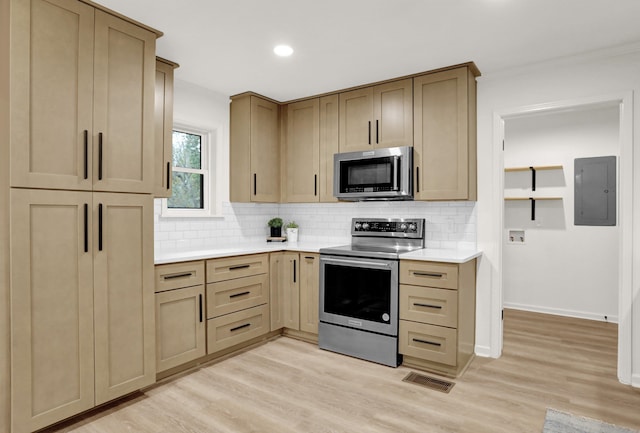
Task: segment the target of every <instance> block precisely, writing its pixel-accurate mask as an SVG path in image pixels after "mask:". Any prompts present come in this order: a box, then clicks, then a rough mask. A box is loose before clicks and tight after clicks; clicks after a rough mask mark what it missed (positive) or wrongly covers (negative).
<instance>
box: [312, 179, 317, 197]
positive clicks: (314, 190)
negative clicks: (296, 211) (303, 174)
mask: <svg viewBox="0 0 640 433" xmlns="http://www.w3.org/2000/svg"><path fill="white" fill-rule="evenodd" d="M313 195H314V196H317V195H318V175H317V174H314V175H313Z"/></svg>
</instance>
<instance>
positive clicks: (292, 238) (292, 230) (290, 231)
mask: <svg viewBox="0 0 640 433" xmlns="http://www.w3.org/2000/svg"><path fill="white" fill-rule="evenodd" d="M285 228H286V229H287V241H289V242H298V224H297V223H296V222H295V221H289V222H288V223H287V225H286V226H285Z"/></svg>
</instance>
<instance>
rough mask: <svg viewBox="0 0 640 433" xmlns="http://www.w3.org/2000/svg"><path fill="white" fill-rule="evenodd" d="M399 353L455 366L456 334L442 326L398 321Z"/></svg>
mask: <svg viewBox="0 0 640 433" xmlns="http://www.w3.org/2000/svg"><path fill="white" fill-rule="evenodd" d="M399 325H400V326H399V328H398V334H399V336H398V337H399V341H398V347H399V351H400V353H401V354H403V355H407V356H413V357H415V358H420V359H424V360H427V361H433V362H439V363H441V364H446V365H453V366H455V365H456V362H457V344H458V341H457V340H458V333H457V331H456V330H455V329H451V328H445V327H443V326H435V325H427V324H424V323H416V322H409V321H406V320H400V324H399Z"/></svg>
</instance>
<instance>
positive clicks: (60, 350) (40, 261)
mask: <svg viewBox="0 0 640 433" xmlns="http://www.w3.org/2000/svg"><path fill="white" fill-rule="evenodd" d="M90 212H91V193H90V192H70V191H56V192H52V191H45V190H27V189H25V190H17V189H13V190H12V191H11V221H12V222H11V329H12V335H11V365H12V369H11V411H12V412H11V421H12V424H13V430H12V431H13V432H16V433H17V432H27V431H28V432H31V431H34V430H37V429H40V428H42V427H44V426H47V425H49V424H52V423H54V422H56V421H59V420H62V419H64V418H67V417H69V416H72V415H75V414H77V413H79V412H82V411H84V410H87V409H89V408H91V407H93V405H94V391H93V384H94V382H93V377H94V353H93V278H92V272H93V271H92V266H93V257H92V253H91V251H92V250H91V246H92V241H91V239H90V237H89V233H91V223H92V222H91V218H90Z"/></svg>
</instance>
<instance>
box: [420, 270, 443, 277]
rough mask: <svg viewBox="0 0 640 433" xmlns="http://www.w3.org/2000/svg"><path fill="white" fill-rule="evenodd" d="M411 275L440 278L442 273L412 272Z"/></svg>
mask: <svg viewBox="0 0 640 433" xmlns="http://www.w3.org/2000/svg"><path fill="white" fill-rule="evenodd" d="M413 275H417V276H418V277H433V278H442V277H443V276H444V274H436V273H432V272H415V271H414V272H413Z"/></svg>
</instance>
